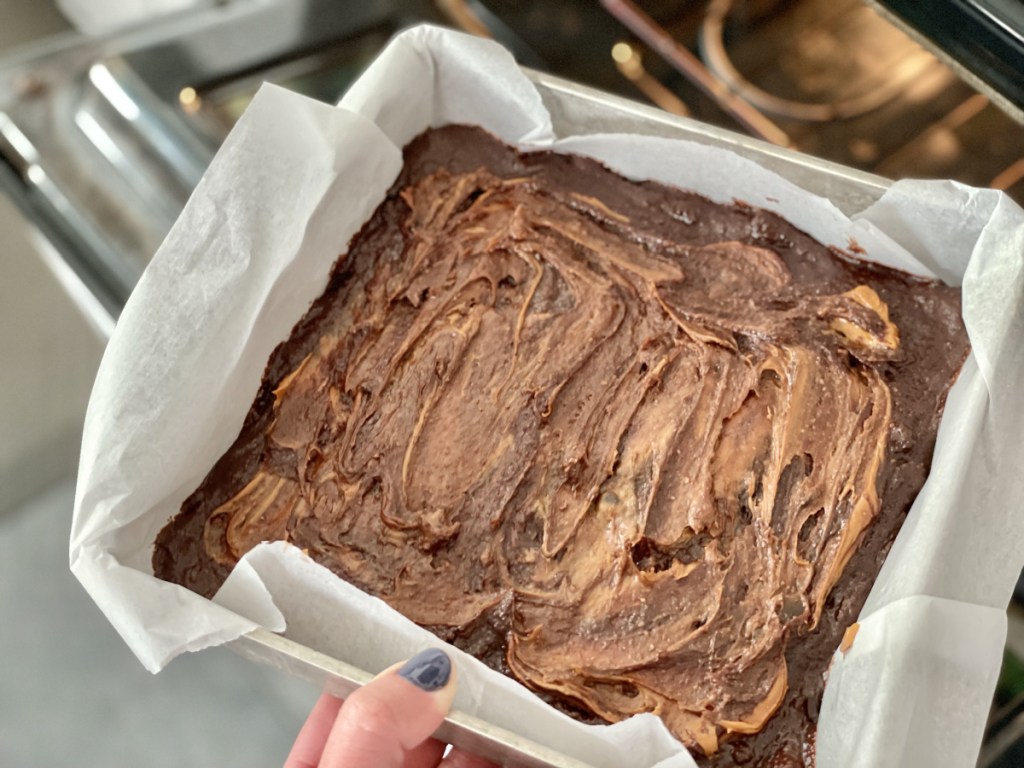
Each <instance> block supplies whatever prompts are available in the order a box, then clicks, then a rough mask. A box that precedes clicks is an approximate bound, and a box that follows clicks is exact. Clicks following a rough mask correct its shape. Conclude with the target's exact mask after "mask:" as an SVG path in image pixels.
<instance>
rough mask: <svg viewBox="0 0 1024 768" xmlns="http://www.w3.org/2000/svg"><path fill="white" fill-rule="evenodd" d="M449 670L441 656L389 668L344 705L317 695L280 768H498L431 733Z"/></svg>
mask: <svg viewBox="0 0 1024 768" xmlns="http://www.w3.org/2000/svg"><path fill="white" fill-rule="evenodd" d="M455 678H456V674H455V668H454V667H453V666H452V663H451V660H450V659H449V658H448V656H447V654H445V653H444V652H443V651H439V650H436V649H429V650H426V651H421V652H420V653H418V654H416V655H415V656H413V657H412V658H411V659H409V660H408V661H407V662H405V663H399V664H395V665H394V666H393V667H390V668H389V669H386V670H384V671H383V672H381V673H380V674H379V675H377V677H375V678H374V679H373V680H371V681H370V682H369V683H367V684H366V685H364V686H363V687H362V688H360V689H359V690H357V691H356V692H355V693H353V694H352V695H351V696H349V697H348V699H346V700H345V701H344V702H342V701H341V700H340V699H337V698H335V697H334V696H331V695H329V694H326V693H325V694H323V695H322V696H321V697H320V699H319V700H318V701H317V703H316V704H315V705H314V707H313V711H312V712H310V713H309V718H307V720H306V723H305V725H303V726H302V730H301V731H299V735H298V738H296V739H295V744H294V745H293V746H292V750H291V752H290V753H289V755H288V759H287V760H286V761H285V764H284V768H435V766H436V767H438V768H497V766H495V765H494V764H493V763H490V762H488V761H486V760H484V759H483V758H480V757H476V756H475V755H470V754H468V753H465V752H462V751H460V750H458V749H453V750H452V751H451V753H450V754H449V755H448V756H447V757H444V758H443V759H442V755H444V750H445V745H444V744H443V743H442V742H440V741H437V740H436V739H431V738H430V735H431V734H432V733H433V732H434V731H435V730H437V727H438V726H439V725H441V722H442V721H443V720H444V717H445V715H447V714H448V710H449V709H450V708H451V705H452V699H453V698H454V697H455Z"/></svg>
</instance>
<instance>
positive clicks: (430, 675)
mask: <svg viewBox="0 0 1024 768" xmlns="http://www.w3.org/2000/svg"><path fill="white" fill-rule="evenodd" d="M398 674H399V676H400V677H404V678H405V679H406V680H408V681H409V682H410V683H412V684H413V685H415V686H417V687H419V688H422V689H423V690H424V691H427V692H428V693H430V692H431V691H436V690H438V689H439V688H444V687H445V685H447V684H448V678H449V677H451V675H452V662H451V659H449V658H448V655H447V654H446V653H445V652H444V651H440V650H438V649H437V648H428V649H427V650H425V651H420V652H419V653H417V654H416V655H415V656H413V657H412V658H411V659H409V660H408V661H407V662H405V664H403V665H402V668H401V669H400V670H398Z"/></svg>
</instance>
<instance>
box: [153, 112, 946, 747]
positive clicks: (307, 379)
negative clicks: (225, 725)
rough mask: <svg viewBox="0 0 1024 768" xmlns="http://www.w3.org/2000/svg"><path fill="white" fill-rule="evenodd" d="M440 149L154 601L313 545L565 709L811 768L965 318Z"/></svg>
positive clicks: (766, 226)
mask: <svg viewBox="0 0 1024 768" xmlns="http://www.w3.org/2000/svg"><path fill="white" fill-rule="evenodd" d="M416 147H417V148H416V149H415V151H413V152H412V153H411V154H410V152H409V151H407V168H406V171H405V172H404V173H403V176H402V178H401V179H400V180H399V182H398V184H397V185H396V187H395V189H394V190H393V192H392V194H391V195H390V196H389V199H388V201H387V202H386V203H385V205H384V206H382V208H381V209H380V210H379V211H378V212H377V214H376V215H375V217H374V218H373V219H372V220H371V221H370V223H368V224H367V226H366V227H365V228H364V230H363V232H362V233H360V235H359V236H358V237H357V238H356V240H355V241H354V242H353V245H352V247H351V249H350V253H349V256H348V257H346V259H344V260H342V261H341V262H339V265H338V267H337V269H336V272H335V275H334V277H333V278H332V281H331V284H330V285H329V286H328V290H327V292H326V293H325V296H324V297H323V298H322V299H321V300H319V301H318V302H317V303H316V304H315V305H314V306H313V308H312V309H311V310H310V313H309V315H308V316H307V317H306V318H304V320H303V321H302V323H300V325H299V326H298V327H297V328H296V331H295V333H294V334H293V339H292V340H290V341H289V342H288V343H287V344H285V345H283V346H282V347H281V348H280V349H279V350H278V351H277V352H276V353H275V355H274V357H272V359H271V363H270V366H269V367H268V371H267V376H266V378H265V381H264V387H263V389H262V390H261V393H260V395H258V397H257V401H256V403H255V404H254V407H253V410H252V411H251V412H250V417H249V419H248V420H247V422H246V426H245V428H244V429H243V432H242V435H240V437H239V440H238V441H237V442H236V445H235V446H234V447H233V448H232V449H231V451H229V452H228V454H226V456H225V458H224V459H223V460H222V462H221V463H220V464H219V465H218V467H216V468H214V470H213V471H212V472H211V474H210V477H208V478H207V481H206V482H205V483H204V485H203V487H202V488H200V490H199V491H198V492H197V493H196V494H194V495H193V497H190V500H189V501H188V502H187V503H186V505H185V507H184V508H183V512H182V514H181V515H179V516H178V517H177V518H176V519H175V521H173V523H172V524H170V525H169V526H168V527H167V528H166V529H165V530H164V531H163V532H162V533H161V536H160V538H159V539H158V541H157V548H156V552H155V555H154V565H155V570H156V572H157V573H158V574H161V575H164V576H165V577H168V578H172V579H174V580H176V581H179V582H180V583H183V584H186V585H188V586H191V587H192V588H194V589H197V590H198V591H201V592H204V593H207V594H211V593H212V592H213V591H214V590H215V589H216V587H217V586H218V585H219V583H220V582H221V581H222V580H223V578H224V576H225V575H226V573H227V572H228V571H229V569H230V567H231V566H233V565H234V563H235V562H237V560H238V559H239V558H240V557H241V556H242V555H243V554H244V553H245V552H246V551H248V550H249V549H250V548H251V547H253V546H254V545H256V544H257V543H259V542H261V541H266V540H278V539H282V540H287V541H290V542H292V543H293V544H295V545H296V546H298V547H301V548H302V549H304V550H305V551H306V552H307V553H308V554H309V555H310V556H311V557H313V558H314V559H315V560H317V561H318V562H320V563H322V564H324V565H326V566H327V567H329V568H330V569H332V570H333V571H334V572H335V573H337V574H339V575H340V576H341V577H343V578H345V579H346V580H348V581H350V582H351V583H353V584H355V585H356V586H358V587H360V588H362V589H364V590H365V591H367V592H369V593H371V594H374V595H377V596H379V597H381V598H382V599H384V600H386V601H387V602H388V603H389V604H390V605H392V606H393V607H395V608H396V609H397V610H399V611H400V612H402V613H403V614H405V615H406V616H408V617H409V618H410V619H412V620H413V621H416V622H418V623H419V624H421V625H424V626H427V627H429V628H431V629H432V630H433V631H435V632H436V633H438V634H439V635H440V636H441V637H444V638H445V639H448V640H451V641H453V642H456V643H457V644H459V645H460V647H462V648H464V649H465V650H467V651H469V652H470V653H474V654H475V655H477V656H479V657H480V658H483V659H484V660H485V661H487V663H489V664H491V665H492V666H495V667H496V668H498V669H500V670H501V671H503V672H506V673H508V674H511V675H513V676H514V677H516V678H518V679H519V680H521V681H522V682H524V683H525V684H526V685H528V686H530V687H531V688H533V689H535V690H537V691H538V692H539V693H541V694H542V695H544V696H545V697H546V698H548V699H549V700H551V701H554V702H556V703H559V704H560V705H563V706H570V707H575V708H577V709H582V710H585V711H587V712H591V713H595V714H597V715H599V716H600V717H601V718H604V719H606V720H610V721H617V720H621V719H623V718H626V717H629V716H630V715H633V714H635V713H640V712H654V713H656V714H658V715H660V716H661V718H662V719H663V720H664V721H665V723H666V724H667V725H668V727H669V728H670V730H671V731H672V732H673V733H675V734H676V735H677V736H678V737H679V738H680V739H681V740H682V741H684V742H685V743H686V744H687V745H689V746H691V747H693V748H695V749H696V750H698V751H699V752H701V753H703V754H704V755H708V756H714V757H713V758H712V760H711V761H712V762H713V763H714V764H715V765H734V764H735V765H746V764H753V763H750V761H751V760H754V763H757V759H760V758H756V756H757V755H761V756H763V757H764V758H768V757H771V758H772V759H773V760H775V762H772V765H776V764H778V765H780V766H781V765H803V764H805V761H807V762H809V763H812V762H813V720H814V718H815V709H814V707H816V697H819V696H820V691H821V674H822V672H823V670H824V664H825V663H827V658H828V656H829V654H830V653H831V650H832V649H833V648H834V647H835V645H836V643H838V638H839V637H840V636H841V635H842V632H843V630H844V629H845V627H846V626H847V625H848V624H849V623H850V622H852V621H853V619H854V617H855V616H856V611H857V610H858V608H859V604H860V602H859V601H862V600H863V597H864V596H866V593H867V589H868V588H869V586H870V581H871V579H872V578H873V574H874V572H875V571H876V570H877V567H878V565H879V564H880V562H881V556H882V555H881V554H880V553H884V549H885V547H886V546H887V541H891V536H892V535H894V531H895V527H896V526H898V522H899V520H900V519H901V515H902V512H903V511H905V509H906V507H907V506H908V505H909V500H910V499H912V498H913V494H914V493H916V490H917V488H919V487H920V483H921V482H923V477H924V472H925V471H926V470H925V469H923V467H926V461H927V455H929V453H930V441H931V440H933V439H934V427H935V423H936V422H937V418H938V415H937V414H938V413H939V412H941V408H942V402H943V400H944V397H945V392H946V389H947V387H948V385H949V383H950V381H951V380H952V377H953V376H955V371H956V368H957V367H958V366H959V364H960V362H961V361H962V360H963V356H964V354H965V353H966V341H965V339H964V337H963V331H962V326H961V325H959V317H958V314H957V307H958V304H957V302H956V298H955V296H956V294H955V291H952V290H951V289H946V288H944V287H943V286H939V285H937V284H933V283H924V282H923V281H918V282H917V283H915V282H914V279H913V278H910V277H909V276H905V275H901V274H900V273H894V272H892V271H891V270H882V269H881V268H877V267H870V266H867V265H863V264H862V263H858V262H856V261H855V260H844V259H841V258H838V257H837V256H836V255H835V254H833V253H830V252H829V251H828V249H825V248H824V247H823V246H821V245H820V244H817V243H814V241H812V240H810V238H808V237H807V236H806V235H804V234H803V233H800V232H799V231H797V230H795V229H794V228H792V227H791V226H790V225H788V224H785V223H784V222H782V221H781V220H779V219H777V217H774V218H773V217H770V215H765V214H763V213H759V212H756V211H754V210H753V209H746V208H743V207H742V206H739V207H736V206H733V207H729V206H716V205H715V204H712V203H710V202H709V201H706V200H703V199H702V198H698V197H696V196H693V195H690V196H689V197H685V196H684V197H680V196H681V195H683V193H679V192H678V191H674V190H668V189H666V188H664V187H658V186H657V185H631V184H630V183H628V182H626V181H624V180H622V179H620V178H617V177H614V175H613V174H610V173H609V172H607V171H605V170H604V169H601V168H600V167H599V166H597V164H596V163H593V162H591V161H584V160H580V159H578V158H577V159H573V158H558V157H557V156H553V155H550V154H549V153H538V154H537V155H525V156H524V155H518V154H517V153H515V151H514V150H511V149H508V148H505V147H502V146H501V145H500V144H498V143H497V142H495V141H494V140H492V139H490V138H487V137H486V136H484V134H482V132H479V131H476V132H474V131H473V130H472V129H466V128H450V129H444V130H441V131H433V132H428V133H427V134H425V135H424V137H422V138H421V139H420V140H417V145H416ZM477 157H479V158H481V160H480V162H477V161H476V160H475V159H474V158H477ZM409 158H412V160H411V164H410V160H409ZM858 264H860V266H858ZM883 297H885V298H883ZM890 308H893V315H892V317H890ZM912 313H918V314H917V315H916V316H915V315H914V314H912ZM906 317H915V319H916V320H917V322H916V323H914V324H913V325H911V326H907V327H905V326H904V325H903V321H902V318H906ZM897 323H900V327H897ZM922 328H923V329H925V330H924V331H922V330H921V329H922ZM935 329H937V330H935ZM947 357H948V359H946V358H947ZM908 358H909V359H908ZM893 487H895V488H896V489H897V490H896V491H893V490H892V488H893ZM883 502H884V503H883ZM886 505H889V506H888V507H887V506H886ZM893 506H895V508H894V509H892V511H890V512H889V513H887V514H888V517H886V518H885V521H886V522H885V524H884V525H881V526H873V525H872V523H873V521H875V520H876V518H877V517H878V516H879V514H880V511H881V510H882V509H883V507H885V508H887V509H889V508H891V507H893ZM879 528H881V529H883V532H882V533H878V529H879ZM865 540H868V541H869V542H870V543H869V545H867V547H866V550H865V551H864V552H861V549H862V545H863V542H865ZM851 560H852V561H854V563H855V564H856V567H855V568H854V566H852V565H850V566H849V567H850V568H851V569H853V573H850V574H847V570H848V564H850V563H851ZM837 583H839V584H842V585H843V589H842V590H839V589H838V588H836V585H837ZM833 592H838V593H840V595H841V596H840V597H838V598H836V597H835V596H834V595H833ZM850 595H854V597H851V596H850ZM819 625H820V627H819ZM821 628H824V629H823V630H822V629H821ZM823 631H824V634H823ZM819 636H820V637H819ZM780 707H781V709H782V712H779V715H778V717H777V718H776V720H780V719H781V720H785V722H786V723H788V725H787V726H786V727H787V728H789V729H791V730H790V731H785V730H782V731H780V730H779V728H775V731H773V735H770V738H769V739H768V740H764V739H762V738H761V737H762V735H764V736H769V734H760V732H761V731H763V730H766V724H769V721H770V720H771V718H772V717H773V715H775V714H776V712H778V711H779V710H780ZM783 712H784V713H785V714H783ZM808 722H809V723H810V726H805V725H804V724H805V723H808ZM806 727H809V728H810V729H811V730H810V731H807V730H805V728H806ZM793 729H795V730H793ZM776 731H777V732H776ZM762 742H763V743H762ZM752 750H755V751H752ZM718 758H721V760H719V759H718ZM757 764H760V763H757Z"/></svg>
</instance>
